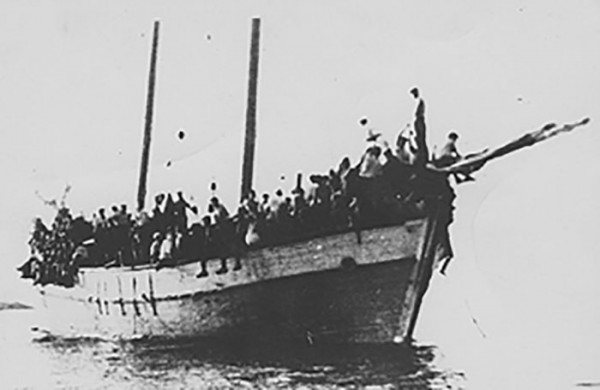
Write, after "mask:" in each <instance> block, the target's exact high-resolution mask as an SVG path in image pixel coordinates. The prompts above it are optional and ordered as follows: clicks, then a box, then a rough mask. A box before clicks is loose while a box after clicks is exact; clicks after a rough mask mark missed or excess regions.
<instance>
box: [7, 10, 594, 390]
mask: <svg viewBox="0 0 600 390" xmlns="http://www.w3.org/2000/svg"><path fill="white" fill-rule="evenodd" d="M252 17H260V18H261V20H262V31H261V50H260V65H259V81H258V115H257V129H258V137H257V149H256V161H255V178H254V182H255V188H256V189H257V190H258V192H259V193H262V192H273V191H274V190H275V189H277V188H279V187H281V188H282V189H284V190H290V189H291V188H292V187H293V186H294V177H295V175H296V173H297V172H303V173H304V174H305V175H308V174H310V173H314V172H325V171H327V170H328V169H329V168H331V167H333V166H336V165H337V164H338V163H339V161H340V160H341V159H342V157H344V156H349V157H350V158H351V159H352V161H357V159H358V158H359V157H360V155H361V153H362V151H363V149H364V147H365V142H364V139H365V129H364V128H362V127H360V126H359V125H358V120H359V119H360V118H362V117H368V118H369V121H370V124H371V126H372V127H373V128H374V129H376V130H377V131H381V132H382V133H383V135H384V137H385V138H386V139H387V140H389V141H391V142H393V140H395V137H396V135H397V133H398V131H399V130H400V129H401V128H402V127H404V125H405V124H406V123H408V122H410V121H412V117H413V112H414V101H413V100H412V97H411V96H410V95H409V93H408V91H409V90H410V88H412V87H414V86H418V87H419V88H420V90H421V92H422V95H423V98H424V99H425V101H426V103H427V112H426V117H427V125H428V128H427V131H428V133H427V140H428V143H429V145H430V148H432V146H433V145H440V146H441V145H442V144H443V142H444V139H445V136H446V135H447V133H448V132H449V131H450V130H454V131H456V132H458V133H459V134H460V140H459V148H460V150H461V151H463V152H469V151H477V150H480V149H482V148H484V147H489V146H497V145H500V144H502V143H503V142H506V141H509V140H512V139H514V138H515V137H517V136H519V135H521V134H523V133H524V132H526V131H531V130H534V129H537V128H539V127H540V126H542V125H543V124H545V123H547V122H558V123H563V122H574V121H577V120H580V119H582V118H584V117H588V116H589V117H591V119H592V122H591V123H590V124H589V125H588V126H586V127H584V128H581V129H578V130H576V131H575V132H573V133H571V134H566V135H562V136H559V137H557V138H554V139H552V140H550V141H548V142H545V143H542V144H540V145H538V146H535V147H533V148H531V149H528V150H526V151H520V152H517V153H516V154H513V155H509V156H507V157H505V158H503V159H501V160H498V161H494V162H492V163H490V164H489V165H487V166H486V167H485V168H484V169H483V170H482V171H481V172H479V173H478V174H477V181H476V182H475V183H468V184H464V185H461V186H459V187H458V188H457V194H458V199H457V201H456V206H457V210H456V213H455V222H454V224H453V225H452V229H451V234H452V237H453V243H454V247H455V252H456V259H455V261H454V262H453V263H452V265H451V268H450V270H449V273H448V276H447V277H445V278H444V277H441V276H437V277H436V278H435V279H434V281H433V284H432V286H431V288H430V291H429V292H428V295H427V297H426V300H425V303H424V308H423V312H422V316H421V318H420V321H419V327H418V331H417V336H418V337H420V338H421V339H422V340H425V341H429V342H431V343H434V344H436V345H440V348H442V349H443V348H444V347H445V348H446V351H451V353H450V354H449V355H452V356H451V357H449V358H448V359H449V364H450V365H452V366H453V367H465V370H466V371H467V372H470V373H471V376H472V377H474V378H473V381H475V383H477V379H478V378H479V376H480V377H481V380H482V381H483V382H485V384H486V387H487V388H494V387H493V386H492V387H490V383H494V384H495V385H497V386H499V387H498V388H502V387H501V386H503V385H506V386H509V387H504V388H519V387H520V386H516V387H510V386H511V385H515V384H522V383H529V382H527V381H535V380H536V379H535V378H538V377H539V376H536V375H535V373H536V371H535V370H536V369H539V370H542V371H540V372H545V373H547V372H549V371H551V372H554V371H556V370H554V371H552V369H553V368H557V367H560V368H561V369H560V370H558V372H562V373H564V375H561V374H559V373H556V374H554V375H551V376H548V378H551V379H552V380H551V381H550V382H551V383H557V382H556V380H559V382H560V381H565V383H568V384H572V383H575V382H577V381H584V380H588V379H593V380H597V381H598V382H600V376H599V375H596V376H595V377H593V375H592V374H593V373H594V370H593V364H592V362H594V361H596V362H597V361H600V356H599V353H598V352H596V350H599V349H600V348H598V347H600V334H599V333H598V331H597V329H600V326H599V325H600V303H599V301H598V299H597V298H596V297H598V296H600V287H599V286H598V283H597V282H596V278H597V275H599V274H600V264H599V263H598V261H597V257H598V256H597V253H599V252H600V240H598V238H597V237H598V233H600V230H599V229H598V223H597V221H598V220H599V219H600V211H599V210H600V208H599V207H598V206H597V200H596V199H597V194H598V189H599V188H598V186H599V183H600V167H599V165H598V158H597V156H596V153H597V152H598V150H599V149H600V133H599V132H598V123H599V122H600V106H599V105H598V102H599V101H600V72H598V69H600V54H599V53H600V51H599V50H598V44H599V43H600V3H599V2H598V1H594V0H572V1H566V0H565V1H558V0H556V1H541V0H540V1H533V0H532V1H521V0H509V1H503V2H498V1H475V0H460V1H453V2H448V1H442V0H434V1H427V2H409V1H396V2H391V1H371V2H360V1H329V2H322V1H312V0H307V1H302V2H291V1H266V0H265V1H247V2H232V1H218V2H217V1H202V2H198V1H180V2H178V3H177V5H174V3H172V2H157V1H143V2H142V1H124V2H118V3H117V2H114V3H111V4H107V3H106V2H96V1H92V2H85V3H83V2H76V1H48V2H21V1H15V0H8V1H3V2H1V3H0V183H1V184H2V189H3V190H2V191H0V207H1V208H0V213H1V215H2V218H1V219H0V257H1V259H2V260H1V263H0V264H1V265H0V267H1V271H0V300H10V299H20V298H21V297H26V298H27V297H30V295H28V294H30V290H29V287H28V285H27V284H26V283H22V282H20V281H18V280H17V279H16V274H15V272H14V267H15V266H16V265H17V264H19V263H21V262H22V261H24V260H25V258H26V256H27V253H28V252H27V251H28V249H27V246H26V241H27V239H28V232H29V230H30V227H31V221H32V218H33V217H35V216H38V215H39V216H42V217H44V218H45V219H46V220H47V221H49V220H50V219H51V217H52V215H53V211H52V209H50V208H48V207H47V206H45V205H44V204H43V203H42V202H41V201H40V200H39V199H38V197H37V196H36V195H35V192H36V191H38V192H39V193H40V194H41V195H42V196H44V197H46V198H57V197H60V195H61V194H62V191H63V189H64V188H65V186H66V185H67V184H69V185H71V187H72V189H71V191H70V193H69V194H68V197H67V203H68V205H69V206H70V207H71V208H72V210H73V211H74V212H75V213H76V214H78V213H80V212H81V213H83V214H84V215H86V216H90V215H91V213H92V212H94V211H95V210H97V209H98V208H99V207H110V206H111V205H112V204H121V203H127V204H128V205H129V207H130V208H134V207H135V196H136V193H137V177H138V169H139V161H140V154H141V143H142V131H143V118H144V109H145V99H146V85H147V79H148V67H149V57H150V40H151V32H152V23H153V21H154V20H156V19H158V20H160V22H161V37H160V43H159V60H158V76H157V88H156V100H155V121H154V131H153V144H152V147H151V153H150V154H151V166H150V175H149V179H148V183H149V194H150V195H152V194H155V193H157V192H160V191H171V192H175V191H177V190H179V189H181V190H183V191H184V193H185V194H187V196H188V198H190V199H192V200H193V202H194V203H196V204H197V205H198V206H199V207H200V209H201V210H205V209H206V204H207V199H208V197H209V196H210V190H209V183H210V182H211V181H213V180H214V181H216V182H217V183H218V195H219V197H221V198H222V199H223V200H224V201H225V202H226V204H227V205H228V206H229V208H230V209H233V208H234V205H235V201H236V199H237V198H238V196H239V187H240V168H241V152H242V142H243V130H244V120H245V104H246V89H247V76H248V60H249V58H248V57H249V41H250V26H251V18H252ZM181 129H183V130H184V131H185V134H186V136H185V138H184V139H183V140H180V139H179V138H178V137H177V133H178V131H179V130H181ZM168 161H170V162H171V165H170V166H169V167H167V166H166V165H167V162H168ZM148 202H150V199H148V201H147V203H148ZM471 317H476V318H477V322H478V324H479V325H480V327H481V329H482V331H483V333H484V334H485V335H486V336H485V337H484V336H482V334H481V331H480V330H479V329H477V328H476V327H475V326H474V324H473V321H472V319H471ZM509 346H511V347H512V348H509ZM458 351H460V352H458ZM515 355H517V356H519V358H518V359H515ZM477 356H485V357H486V358H477ZM566 356H569V358H566ZM503 365H510V366H512V367H513V371H512V372H511V375H505V374H502V370H498V366H503ZM561 370H562V371H561ZM596 372H597V371H596ZM478 375H479V376H478ZM589 375H591V376H592V378H588V377H587V376H589ZM490 378H493V379H490ZM511 381H514V383H513V382H511ZM560 383H562V382H560ZM530 388H531V387H530Z"/></svg>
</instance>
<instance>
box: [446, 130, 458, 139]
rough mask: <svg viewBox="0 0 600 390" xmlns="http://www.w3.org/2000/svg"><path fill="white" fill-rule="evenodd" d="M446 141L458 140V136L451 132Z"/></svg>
mask: <svg viewBox="0 0 600 390" xmlns="http://www.w3.org/2000/svg"><path fill="white" fill-rule="evenodd" d="M448 139H449V140H452V141H456V140H457V139H458V134H456V133H455V132H454V131H451V132H450V133H449V134H448Z"/></svg>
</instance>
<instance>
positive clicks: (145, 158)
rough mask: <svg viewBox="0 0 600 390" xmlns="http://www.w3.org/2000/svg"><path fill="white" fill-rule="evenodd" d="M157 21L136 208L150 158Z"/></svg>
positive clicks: (143, 194) (140, 202)
mask: <svg viewBox="0 0 600 390" xmlns="http://www.w3.org/2000/svg"><path fill="white" fill-rule="evenodd" d="M158 28H159V21H158V20H156V21H154V34H153V37H152V54H151V55H150V75H149V77H148V95H147V96H146V117H145V121H144V140H143V145H142V162H141V165H140V181H139V184H138V193H137V210H138V211H142V210H143V209H144V203H145V201H146V185H147V181H148V162H149V160H150V139H151V133H152V116H153V112H154V85H155V80H156V57H157V50H158Z"/></svg>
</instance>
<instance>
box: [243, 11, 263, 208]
mask: <svg viewBox="0 0 600 390" xmlns="http://www.w3.org/2000/svg"><path fill="white" fill-rule="evenodd" d="M259 41H260V18H254V19H252V38H251V43H250V70H249V80H248V102H247V106H246V137H245V140H244V160H243V162H242V190H241V194H240V197H241V198H242V199H243V198H244V197H245V196H246V195H247V194H248V193H249V192H250V190H251V189H252V174H253V171H254V145H255V142H256V92H257V82H258V54H259Z"/></svg>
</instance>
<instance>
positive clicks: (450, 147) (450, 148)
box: [433, 131, 475, 184]
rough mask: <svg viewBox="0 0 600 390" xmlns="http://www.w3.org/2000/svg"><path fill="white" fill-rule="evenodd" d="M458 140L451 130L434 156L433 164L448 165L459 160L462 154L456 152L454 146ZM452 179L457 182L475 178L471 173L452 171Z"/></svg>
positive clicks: (437, 165) (440, 166)
mask: <svg viewBox="0 0 600 390" xmlns="http://www.w3.org/2000/svg"><path fill="white" fill-rule="evenodd" d="M457 140H458V134H456V133H455V132H453V131H451V132H450V133H449V134H448V141H447V142H446V145H444V147H443V148H442V149H441V150H440V152H439V153H438V154H437V155H436V156H435V159H434V161H433V165H434V166H436V167H438V168H443V167H448V166H450V165H452V164H454V163H456V162H458V161H460V160H462V158H463V157H462V156H461V155H460V153H458V148H457V147H456V141H457ZM453 176H454V179H455V180H456V183H457V184H460V183H463V182H465V181H473V180H475V179H474V178H473V177H472V176H471V175H468V174H466V173H458V172H457V173H453Z"/></svg>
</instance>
